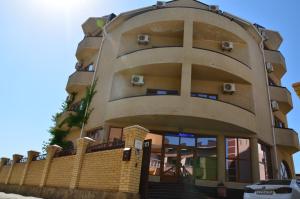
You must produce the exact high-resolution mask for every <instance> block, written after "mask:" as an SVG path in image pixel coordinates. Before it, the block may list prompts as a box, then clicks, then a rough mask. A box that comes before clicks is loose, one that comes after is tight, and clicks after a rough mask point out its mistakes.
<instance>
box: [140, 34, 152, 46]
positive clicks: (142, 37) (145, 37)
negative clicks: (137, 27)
mask: <svg viewBox="0 0 300 199" xmlns="http://www.w3.org/2000/svg"><path fill="white" fill-rule="evenodd" d="M137 41H138V44H141V45H147V44H149V41H150V36H149V35H146V34H140V35H138V38H137Z"/></svg>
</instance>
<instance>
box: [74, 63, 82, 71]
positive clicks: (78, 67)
mask: <svg viewBox="0 0 300 199" xmlns="http://www.w3.org/2000/svg"><path fill="white" fill-rule="evenodd" d="M82 68H83V67H82V63H81V62H77V63H76V64H75V69H76V70H81V69H82Z"/></svg>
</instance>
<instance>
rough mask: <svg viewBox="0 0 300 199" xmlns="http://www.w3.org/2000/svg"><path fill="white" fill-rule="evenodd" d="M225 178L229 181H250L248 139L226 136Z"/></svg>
mask: <svg viewBox="0 0 300 199" xmlns="http://www.w3.org/2000/svg"><path fill="white" fill-rule="evenodd" d="M225 146H226V180H227V181H230V182H250V181H251V163H250V156H251V154H250V140H249V139H243V138H226V139H225Z"/></svg>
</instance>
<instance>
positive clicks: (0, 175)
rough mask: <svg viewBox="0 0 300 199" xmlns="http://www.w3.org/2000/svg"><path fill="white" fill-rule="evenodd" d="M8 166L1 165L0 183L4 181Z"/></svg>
mask: <svg viewBox="0 0 300 199" xmlns="http://www.w3.org/2000/svg"><path fill="white" fill-rule="evenodd" d="M9 169H10V166H3V167H2V169H1V171H0V183H2V184H3V183H5V180H6V177H7V175H8V172H9Z"/></svg>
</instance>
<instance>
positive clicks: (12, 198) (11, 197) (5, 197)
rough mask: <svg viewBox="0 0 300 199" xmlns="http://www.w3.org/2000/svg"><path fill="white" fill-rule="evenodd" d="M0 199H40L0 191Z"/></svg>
mask: <svg viewBox="0 0 300 199" xmlns="http://www.w3.org/2000/svg"><path fill="white" fill-rule="evenodd" d="M0 199H40V198H34V197H25V196H20V195H16V194H6V193H2V192H0Z"/></svg>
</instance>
